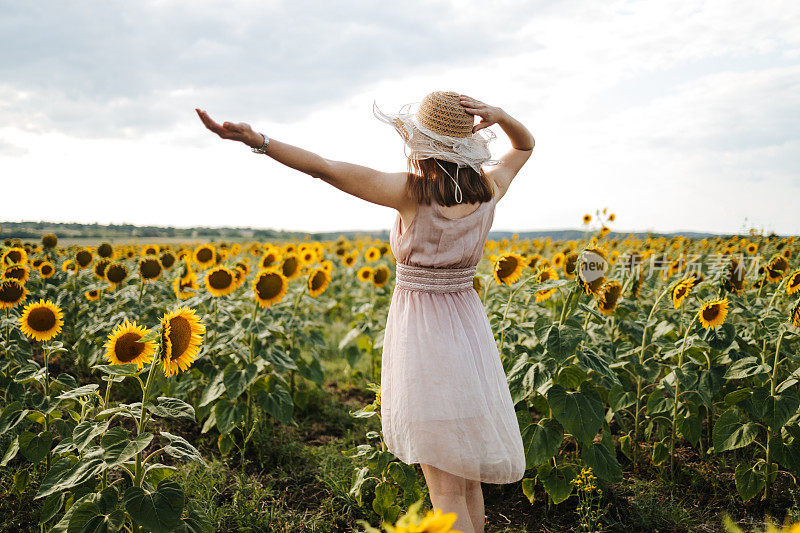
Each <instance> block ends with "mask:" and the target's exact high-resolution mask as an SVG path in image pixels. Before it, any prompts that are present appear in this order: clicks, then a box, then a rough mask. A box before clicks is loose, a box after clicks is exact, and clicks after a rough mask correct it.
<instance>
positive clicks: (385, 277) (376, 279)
mask: <svg viewBox="0 0 800 533" xmlns="http://www.w3.org/2000/svg"><path fill="white" fill-rule="evenodd" d="M389 274H390V272H389V267H387V266H386V265H378V266H376V267H375V270H373V271H372V283H374V284H375V286H376V287H383V286H384V285H386V283H387V282H388V281H389Z"/></svg>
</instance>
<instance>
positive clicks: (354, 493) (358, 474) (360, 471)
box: [348, 466, 369, 505]
mask: <svg viewBox="0 0 800 533" xmlns="http://www.w3.org/2000/svg"><path fill="white" fill-rule="evenodd" d="M368 475H369V467H368V466H365V467H362V468H357V469H356V471H355V479H354V480H353V486H352V487H351V488H350V492H348V494H349V496H350V497H351V498H355V500H356V502H358V505H363V499H362V498H363V494H362V492H361V489H362V487H363V485H364V481H365V480H366V479H367V476H368Z"/></svg>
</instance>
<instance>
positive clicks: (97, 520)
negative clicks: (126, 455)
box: [67, 487, 125, 533]
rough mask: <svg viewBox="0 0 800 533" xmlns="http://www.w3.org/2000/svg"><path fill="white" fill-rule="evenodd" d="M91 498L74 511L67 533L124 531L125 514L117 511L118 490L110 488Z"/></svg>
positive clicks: (119, 510)
mask: <svg viewBox="0 0 800 533" xmlns="http://www.w3.org/2000/svg"><path fill="white" fill-rule="evenodd" d="M91 496H92V497H91V498H89V499H87V500H85V501H83V502H81V503H80V504H78V505H77V508H76V509H75V510H74V511H73V513H72V515H71V517H70V520H69V527H68V528H67V533H109V532H114V531H119V530H120V529H122V525H123V524H124V523H125V513H124V511H122V510H121V509H117V503H118V502H119V493H118V492H117V489H116V488H114V487H109V488H107V489H106V490H104V491H103V492H102V493H100V494H92V495H91Z"/></svg>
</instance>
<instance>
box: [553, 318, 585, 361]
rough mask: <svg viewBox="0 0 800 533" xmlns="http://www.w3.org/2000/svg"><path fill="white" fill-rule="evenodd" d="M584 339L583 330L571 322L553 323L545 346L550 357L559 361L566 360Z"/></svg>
mask: <svg viewBox="0 0 800 533" xmlns="http://www.w3.org/2000/svg"><path fill="white" fill-rule="evenodd" d="M581 339H583V330H582V329H580V328H575V327H573V326H571V325H570V324H553V325H552V326H550V330H549V331H548V332H547V340H546V341H545V346H546V347H547V353H548V355H550V357H552V358H554V359H555V360H556V361H558V362H559V363H563V362H565V361H566V360H567V359H568V358H569V357H570V356H572V354H573V353H574V351H575V348H577V347H578V344H580V342H581Z"/></svg>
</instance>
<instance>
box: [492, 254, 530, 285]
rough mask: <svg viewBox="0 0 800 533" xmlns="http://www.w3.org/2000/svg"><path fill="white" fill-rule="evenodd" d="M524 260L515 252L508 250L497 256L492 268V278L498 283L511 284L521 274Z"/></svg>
mask: <svg viewBox="0 0 800 533" xmlns="http://www.w3.org/2000/svg"><path fill="white" fill-rule="evenodd" d="M523 268H525V260H524V259H523V258H522V256H521V255H519V254H518V253H516V252H508V253H505V254H503V255H501V256H500V257H498V258H497V261H496V262H495V264H494V268H493V269H492V274H493V275H494V280H495V281H496V282H497V283H498V284H502V283H505V284H506V285H511V284H512V283H514V282H515V281H517V280H518V279H519V277H520V276H521V275H522V269H523Z"/></svg>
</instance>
